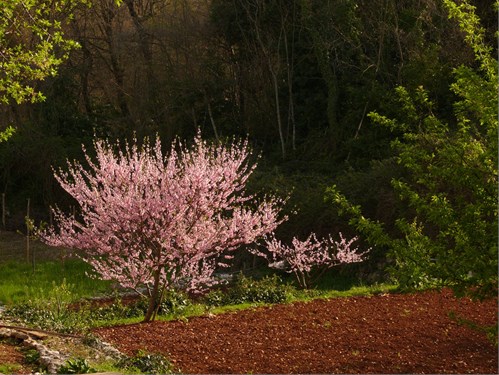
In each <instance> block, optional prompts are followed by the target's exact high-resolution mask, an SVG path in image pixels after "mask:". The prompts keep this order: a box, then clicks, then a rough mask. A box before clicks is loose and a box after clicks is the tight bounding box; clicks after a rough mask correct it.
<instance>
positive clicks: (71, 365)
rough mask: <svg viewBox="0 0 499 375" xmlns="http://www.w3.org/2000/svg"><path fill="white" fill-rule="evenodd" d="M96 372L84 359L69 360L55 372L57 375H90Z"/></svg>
mask: <svg viewBox="0 0 499 375" xmlns="http://www.w3.org/2000/svg"><path fill="white" fill-rule="evenodd" d="M92 372H96V370H95V369H94V368H92V367H90V365H89V364H88V362H87V360H86V359H84V358H75V359H69V360H67V361H66V363H65V364H64V365H62V366H61V367H60V368H59V370H58V371H57V373H58V374H90V373H92Z"/></svg>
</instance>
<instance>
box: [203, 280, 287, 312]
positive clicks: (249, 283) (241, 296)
mask: <svg viewBox="0 0 499 375" xmlns="http://www.w3.org/2000/svg"><path fill="white" fill-rule="evenodd" d="M290 290H291V287H290V286H289V285H285V284H283V283H282V280H281V278H280V277H279V276H277V275H272V276H265V277H264V278H262V279H260V280H253V279H252V278H251V277H246V276H244V275H243V274H240V275H239V276H238V277H237V280H236V282H235V284H234V285H233V286H231V287H230V288H229V289H228V290H227V291H226V292H223V291H221V290H216V291H212V292H210V293H208V294H207V295H206V297H205V302H206V303H207V304H208V305H210V306H223V305H232V304H234V305H235V304H241V303H258V302H263V303H282V302H285V301H286V300H287V298H288V294H289V293H290Z"/></svg>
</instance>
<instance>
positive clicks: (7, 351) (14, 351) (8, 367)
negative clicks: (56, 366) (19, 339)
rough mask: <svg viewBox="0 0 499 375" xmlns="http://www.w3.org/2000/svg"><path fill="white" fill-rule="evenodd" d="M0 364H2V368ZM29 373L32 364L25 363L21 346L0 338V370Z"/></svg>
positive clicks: (31, 371) (31, 370) (31, 369)
mask: <svg viewBox="0 0 499 375" xmlns="http://www.w3.org/2000/svg"><path fill="white" fill-rule="evenodd" d="M2 366H4V367H3V368H2ZM2 371H4V372H6V373H16V374H31V373H33V371H34V368H33V366H32V365H30V364H28V363H26V361H25V356H24V353H23V352H22V351H21V347H20V346H19V345H17V344H16V343H14V342H10V341H9V340H0V372H2Z"/></svg>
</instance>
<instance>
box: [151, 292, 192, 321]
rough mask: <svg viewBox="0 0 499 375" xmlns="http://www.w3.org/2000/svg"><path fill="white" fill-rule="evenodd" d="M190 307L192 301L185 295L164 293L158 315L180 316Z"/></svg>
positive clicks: (181, 293)
mask: <svg viewBox="0 0 499 375" xmlns="http://www.w3.org/2000/svg"><path fill="white" fill-rule="evenodd" d="M190 306H192V301H191V300H190V298H189V296H188V295H187V294H185V293H183V292H181V291H175V290H171V291H168V292H167V293H166V295H165V297H164V298H163V300H162V301H161V303H160V305H159V310H158V313H159V314H161V315H175V316H181V315H182V314H183V313H184V312H185V311H186V310H187V309H188V308H189V307H190ZM145 310H147V308H146V309H145ZM145 310H144V311H145Z"/></svg>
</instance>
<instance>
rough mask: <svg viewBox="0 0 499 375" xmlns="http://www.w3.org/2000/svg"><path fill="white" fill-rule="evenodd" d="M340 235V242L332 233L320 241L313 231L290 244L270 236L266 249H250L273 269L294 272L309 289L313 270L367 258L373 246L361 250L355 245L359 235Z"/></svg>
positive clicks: (303, 285) (304, 286) (266, 242)
mask: <svg viewBox="0 0 499 375" xmlns="http://www.w3.org/2000/svg"><path fill="white" fill-rule="evenodd" d="M339 236H340V240H339V241H337V240H334V239H333V238H332V237H331V235H330V236H329V237H328V238H326V239H322V240H318V239H317V237H316V235H315V233H311V234H310V235H309V236H308V238H307V239H306V240H305V241H300V240H298V239H297V238H296V237H294V238H293V240H292V242H291V246H288V245H285V244H283V243H282V242H281V241H279V240H277V239H276V238H275V237H274V236H270V237H267V238H266V240H265V244H266V249H267V251H265V252H264V251H260V250H256V249H253V250H251V252H252V253H253V254H255V255H258V256H261V257H263V258H265V259H266V260H267V261H268V262H269V267H270V268H274V269H281V270H284V271H286V272H288V273H294V275H295V276H296V280H297V282H298V284H299V285H300V286H301V287H302V288H305V289H306V288H308V287H309V286H310V275H311V272H312V271H313V270H317V269H320V270H322V271H324V270H326V269H329V268H331V267H334V266H337V265H340V264H347V263H357V262H362V261H363V260H364V259H365V257H366V254H367V253H368V252H369V250H370V249H367V250H365V251H360V250H359V248H358V247H355V246H354V243H355V242H356V241H357V240H358V238H357V237H354V238H352V239H350V240H347V239H346V238H344V237H343V234H342V233H339Z"/></svg>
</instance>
